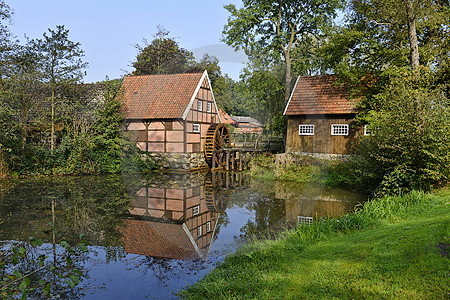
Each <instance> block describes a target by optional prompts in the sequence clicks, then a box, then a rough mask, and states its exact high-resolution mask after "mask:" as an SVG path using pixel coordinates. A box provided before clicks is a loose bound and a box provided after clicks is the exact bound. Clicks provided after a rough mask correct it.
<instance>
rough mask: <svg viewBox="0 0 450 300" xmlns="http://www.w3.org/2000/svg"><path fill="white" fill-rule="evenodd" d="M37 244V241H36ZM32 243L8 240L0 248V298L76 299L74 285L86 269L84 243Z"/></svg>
mask: <svg viewBox="0 0 450 300" xmlns="http://www.w3.org/2000/svg"><path fill="white" fill-rule="evenodd" d="M39 244H40V243H39ZM55 250H56V255H55V256H54V255H53V254H54V253H53V251H54V250H53V245H51V244H44V245H40V246H39V245H36V242H31V243H30V242H9V243H5V244H4V245H3V246H2V247H0V275H1V276H0V277H1V278H2V279H1V280H0V298H1V296H5V297H6V298H8V299H15V298H22V299H42V298H52V299H53V298H58V299H79V298H80V297H82V296H83V293H82V291H81V289H80V288H77V287H76V286H77V284H78V283H79V282H80V280H82V279H83V277H86V276H87V272H86V271H85V270H84V269H83V264H84V261H85V260H86V253H85V250H84V246H81V247H77V246H76V247H71V246H69V245H68V244H64V243H63V245H62V246H61V245H59V246H56V249H55Z"/></svg>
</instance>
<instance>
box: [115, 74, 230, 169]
mask: <svg viewBox="0 0 450 300" xmlns="http://www.w3.org/2000/svg"><path fill="white" fill-rule="evenodd" d="M122 87H123V89H122V91H123V98H124V111H125V120H126V130H128V131H131V132H132V133H133V138H134V140H135V141H136V143H137V145H138V147H139V148H140V149H141V150H143V151H146V152H148V153H149V155H151V156H152V157H153V158H154V159H155V160H156V161H157V162H159V163H160V164H161V165H162V166H163V167H165V168H168V169H195V168H201V167H205V166H206V163H205V155H204V152H205V149H204V148H205V145H206V139H207V135H208V130H209V131H210V134H211V125H213V124H215V126H216V125H217V124H218V123H221V119H220V115H219V114H218V109H217V105H216V102H215V99H214V95H213V92H212V89H211V82H210V80H209V78H208V74H207V72H206V71H205V72H203V73H184V74H157V75H142V76H128V77H126V78H125V79H124V82H123V86H122ZM216 127H217V126H216ZM216 127H214V128H216ZM213 131H214V130H213Z"/></svg>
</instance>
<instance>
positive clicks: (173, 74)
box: [125, 71, 204, 78]
mask: <svg viewBox="0 0 450 300" xmlns="http://www.w3.org/2000/svg"><path fill="white" fill-rule="evenodd" d="M203 73H204V71H203V72H189V73H170V74H144V75H128V76H125V78H129V77H152V76H175V75H203Z"/></svg>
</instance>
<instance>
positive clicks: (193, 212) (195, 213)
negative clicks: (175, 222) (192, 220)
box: [192, 205, 200, 216]
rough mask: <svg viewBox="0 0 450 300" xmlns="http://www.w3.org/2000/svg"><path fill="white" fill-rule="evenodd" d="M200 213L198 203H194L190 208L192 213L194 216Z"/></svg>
mask: <svg viewBox="0 0 450 300" xmlns="http://www.w3.org/2000/svg"><path fill="white" fill-rule="evenodd" d="M199 213H200V205H196V206H194V207H193V208H192V215H193V216H196V215H198V214H199Z"/></svg>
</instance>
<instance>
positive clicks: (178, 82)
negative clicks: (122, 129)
mask: <svg viewBox="0 0 450 300" xmlns="http://www.w3.org/2000/svg"><path fill="white" fill-rule="evenodd" d="M204 74H206V73H185V74H156V75H142V76H128V77H125V79H124V81H123V85H122V87H123V92H124V103H125V118H126V119H175V118H182V117H183V113H184V112H185V110H186V108H187V106H188V104H189V103H190V101H191V99H192V97H193V96H194V92H195V91H196V89H197V87H198V85H199V83H200V79H201V78H202V76H203V75H204Z"/></svg>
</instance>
